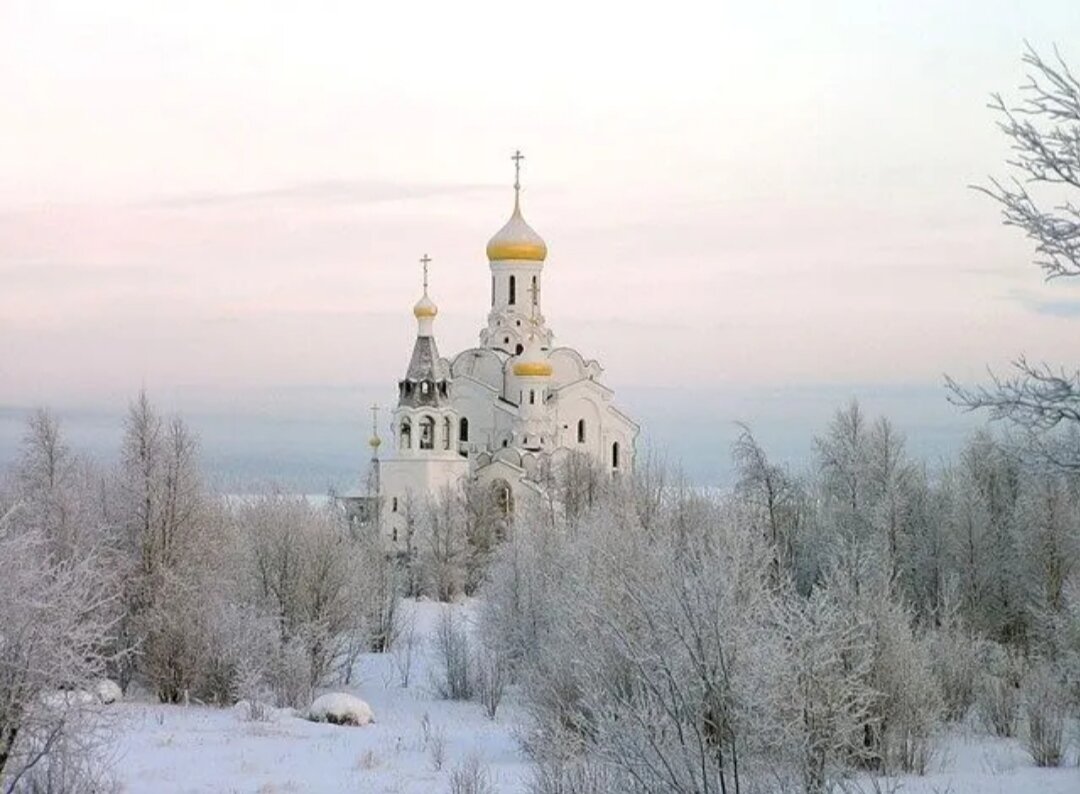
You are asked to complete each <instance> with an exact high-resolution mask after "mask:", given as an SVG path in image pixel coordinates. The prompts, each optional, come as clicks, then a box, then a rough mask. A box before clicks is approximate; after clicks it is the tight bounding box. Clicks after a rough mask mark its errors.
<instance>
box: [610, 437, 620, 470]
mask: <svg viewBox="0 0 1080 794" xmlns="http://www.w3.org/2000/svg"><path fill="white" fill-rule="evenodd" d="M611 468H613V469H617V468H619V442H618V441H616V442H614V443H613V444H612V445H611Z"/></svg>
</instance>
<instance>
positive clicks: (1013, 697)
mask: <svg viewBox="0 0 1080 794" xmlns="http://www.w3.org/2000/svg"><path fill="white" fill-rule="evenodd" d="M1021 665H1022V662H1021V659H1020V657H1019V656H1018V654H1016V653H1015V652H1011V651H1009V650H1007V649H1005V648H1001V647H1000V646H994V647H992V648H991V649H990V651H989V653H988V659H987V665H986V668H985V669H984V671H983V674H982V676H981V681H980V682H979V688H978V694H977V701H976V705H977V706H978V710H979V717H980V719H981V721H982V724H983V726H984V727H985V728H986V730H987V731H988V732H989V733H991V734H993V735H995V736H1003V737H1011V736H1015V735H1016V731H1017V727H1018V725H1019V720H1020V681H1021V678H1022V677H1023V672H1022V668H1021Z"/></svg>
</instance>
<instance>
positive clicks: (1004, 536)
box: [0, 395, 1080, 794]
mask: <svg viewBox="0 0 1080 794" xmlns="http://www.w3.org/2000/svg"><path fill="white" fill-rule="evenodd" d="M1073 440H1074V441H1075V439H1073ZM733 452H734V463H735V467H736V470H737V475H738V476H737V484H736V485H735V486H734V487H733V488H732V489H730V491H729V492H726V493H722V494H720V493H716V492H712V491H708V492H706V491H702V490H700V489H697V488H693V487H690V486H689V485H688V484H686V483H685V482H682V481H681V480H680V479H679V478H678V476H677V475H675V474H673V473H672V472H671V471H670V470H668V469H666V468H665V467H664V466H662V465H659V464H657V463H656V462H655V461H648V460H646V461H645V462H644V463H643V464H642V465H640V466H639V467H638V469H637V470H636V471H635V472H634V473H633V476H631V477H623V478H617V479H613V478H612V477H611V476H610V475H609V474H608V473H607V472H604V471H600V470H598V469H596V468H595V467H593V466H592V465H591V464H590V463H589V462H588V460H587V459H586V458H584V457H579V456H570V457H569V458H567V459H566V460H565V461H563V462H562V463H561V464H560V465H558V466H556V467H552V468H549V469H548V470H546V471H545V472H544V473H543V474H542V479H543V484H544V489H543V491H544V495H543V496H542V497H540V496H538V497H536V498H535V499H533V500H531V501H525V502H522V503H519V504H516V505H514V506H513V515H512V516H511V517H508V516H507V515H506V512H505V508H506V506H507V505H506V504H505V502H502V501H500V500H499V499H498V498H497V497H496V496H495V495H494V494H493V493H492V492H491V491H490V490H489V489H485V488H481V487H479V486H476V485H471V484H470V485H465V486H464V487H462V488H461V489H458V490H452V491H446V492H443V493H441V494H437V495H435V496H434V497H433V498H431V499H428V500H424V501H423V502H420V501H412V502H408V503H406V504H405V505H403V509H404V510H405V511H406V514H407V517H408V521H407V529H406V532H405V536H404V537H403V538H400V539H399V543H397V544H386V543H384V542H383V540H382V539H381V538H379V537H378V536H377V535H376V533H375V532H374V531H373V530H372V528H371V527H357V526H354V525H351V524H350V523H349V522H348V521H347V520H346V519H345V516H344V514H343V513H342V512H340V511H339V510H338V509H337V508H336V505H335V503H334V502H333V500H329V501H328V503H327V504H325V505H317V504H313V503H312V502H310V501H309V500H306V499H303V498H300V497H295V496H288V495H285V494H282V493H276V492H267V493H264V494H260V495H256V496H251V497H237V496H232V497H229V496H224V495H220V494H215V493H213V492H212V490H211V489H209V488H208V487H207V486H206V484H205V483H204V482H203V480H202V478H201V476H200V472H199V465H198V445H197V441H196V439H195V437H194V436H193V434H192V433H191V431H190V430H189V429H188V428H187V427H186V426H185V424H184V423H183V421H182V420H180V419H179V418H176V417H164V416H162V415H160V414H159V413H158V412H157V411H156V410H155V409H154V408H153V406H152V405H151V404H150V402H149V401H148V399H147V398H146V396H145V395H140V396H139V398H138V399H136V400H135V401H134V402H133V404H132V405H131V407H130V410H129V412H128V415H127V417H126V419H125V422H124V427H123V435H122V439H121V455H120V456H119V463H118V464H117V465H116V466H109V467H103V466H101V465H98V464H95V463H94V462H93V461H90V460H87V459H85V458H84V457H82V456H80V455H78V454H77V453H75V452H74V451H72V450H71V449H70V448H69V446H68V445H67V444H66V443H65V441H64V439H63V436H62V433H61V430H60V427H59V425H58V423H57V422H56V420H55V419H54V418H53V417H52V416H51V415H50V414H49V413H48V412H47V411H39V412H36V413H35V414H33V415H32V416H31V417H30V418H29V421H28V424H27V430H26V434H25V438H24V440H23V443H22V446H21V449H20V453H19V458H18V462H17V463H16V465H15V466H13V467H12V468H11V470H9V471H7V472H5V473H4V476H3V477H0V561H2V564H3V570H4V572H5V575H4V576H2V577H0V650H2V652H3V659H4V663H3V664H0V782H2V783H3V786H4V787H6V788H11V789H13V790H17V789H18V787H19V786H20V785H22V786H24V787H25V788H27V789H28V790H29V789H30V788H31V786H33V787H36V788H37V790H62V791H79V790H80V787H81V788H82V790H93V789H94V786H95V785H96V783H95V780H94V774H93V771H94V770H93V769H92V765H91V764H90V763H89V761H88V760H87V759H88V758H89V757H90V754H89V753H88V752H87V746H88V744H92V743H93V741H94V732H93V730H91V729H90V728H91V727H92V726H90V724H89V723H88V721H87V720H86V719H83V716H84V713H85V712H86V711H87V709H86V706H87V702H86V699H85V698H83V697H82V696H81V693H86V692H93V691H94V688H95V686H96V685H97V684H98V682H99V681H100V680H101V679H104V678H108V679H112V680H114V681H116V682H118V683H119V684H120V686H121V687H122V688H124V689H129V688H132V687H136V688H144V689H146V690H148V691H149V692H150V693H152V695H153V696H155V697H157V698H158V699H160V700H161V701H162V702H167V703H178V702H202V703H208V704H219V705H229V704H232V703H235V702H237V701H238V700H245V701H248V702H249V703H251V704H267V705H274V706H295V707H303V706H306V705H307V704H308V703H309V702H310V699H311V696H312V693H313V691H314V690H315V689H317V688H319V687H322V686H326V685H329V684H331V683H335V682H340V683H344V684H348V683H349V682H350V680H351V677H352V675H353V671H354V668H355V663H356V660H357V658H358V656H359V655H360V654H361V653H365V652H390V653H392V654H393V656H394V667H395V669H397V671H398V673H399V677H400V679H401V681H400V683H401V684H402V685H403V686H408V685H409V677H410V670H411V665H412V660H413V656H414V652H415V643H416V637H415V635H414V632H413V630H412V629H411V627H410V626H409V625H408V622H407V621H406V620H404V619H403V614H404V612H403V610H401V609H400V608H399V605H400V601H401V599H402V598H404V597H410V596H427V597H430V598H432V599H438V600H442V601H450V600H454V599H457V598H459V597H461V596H465V595H477V596H479V600H478V607H477V610H476V615H477V616H478V618H477V621H476V625H465V624H464V623H463V622H462V621H461V620H460V616H458V615H457V614H454V613H449V612H448V613H447V615H446V617H445V620H444V621H443V622H442V623H441V624H440V625H439V627H438V631H437V635H436V636H435V638H434V644H433V648H432V651H433V653H434V655H435V679H434V680H433V681H432V682H430V683H432V684H433V685H434V687H435V689H436V691H437V692H438V693H439V694H440V695H442V696H444V697H450V698H458V699H470V698H471V699H476V700H478V701H480V702H481V703H482V704H483V706H484V708H485V709H486V710H487V712H488V714H490V715H491V716H494V715H495V713H496V711H497V710H498V708H499V704H500V702H501V701H502V699H503V696H504V694H505V693H507V692H509V693H512V696H513V697H514V698H515V699H517V700H518V701H519V702H520V703H521V704H522V705H523V706H524V708H525V710H526V713H527V714H528V725H527V726H526V728H525V732H524V739H525V744H526V748H527V751H528V752H529V754H530V755H531V757H532V758H533V759H534V761H535V762H536V766H535V768H536V777H535V780H534V789H535V790H536V791H537V792H541V793H542V794H548V793H549V792H550V793H551V794H554V792H604V791H615V790H618V791H626V792H635V791H639V792H652V791H671V792H713V791H717V792H727V791H739V790H746V791H751V790H754V789H755V788H767V789H771V790H774V789H776V788H778V787H781V786H782V787H784V788H791V789H793V790H803V791H808V792H820V791H825V790H827V789H829V787H830V786H831V785H832V784H833V783H834V782H835V781H837V780H840V779H842V778H844V777H846V776H848V775H851V774H853V773H856V772H870V773H874V774H891V773H894V772H899V771H916V772H918V771H922V770H924V769H925V768H926V767H927V765H928V764H929V763H931V762H932V760H933V758H934V756H935V752H936V751H937V739H938V737H939V736H940V733H941V730H942V727H943V726H944V725H945V724H946V723H947V722H949V721H957V720H973V721H974V722H975V723H976V724H977V725H980V726H983V727H985V729H986V730H989V731H993V732H995V733H998V734H1001V735H1006V736H1011V735H1018V736H1021V737H1022V738H1023V739H1024V741H1025V742H1026V743H1027V745H1028V746H1029V748H1030V749H1031V752H1032V755H1033V757H1035V758H1036V760H1037V761H1038V762H1039V763H1044V764H1057V763H1060V762H1062V760H1063V759H1065V758H1067V757H1068V756H1067V753H1068V749H1067V740H1068V737H1067V736H1066V735H1065V734H1064V733H1063V730H1064V725H1065V722H1066V720H1067V718H1068V716H1069V715H1070V714H1075V713H1076V709H1077V704H1078V703H1080V563H1078V559H1080V472H1070V471H1067V470H1063V469H1061V468H1055V467H1052V466H1046V465H1041V464H1038V463H1036V462H1033V461H1031V460H1029V459H1028V457H1027V456H1026V455H1025V448H1024V445H1023V444H1018V443H1013V442H1010V441H1008V440H1004V439H1001V438H996V437H994V436H992V435H990V434H989V433H986V432H980V433H977V434H975V435H974V436H973V437H972V438H971V439H970V440H969V442H968V443H967V445H966V446H965V448H964V449H963V450H962V451H961V452H960V454H959V455H958V456H957V457H956V459H955V460H954V461H952V462H950V463H948V464H946V465H941V466H932V467H931V466H927V465H926V464H924V463H921V462H919V461H916V460H913V459H912V458H911V457H910V456H909V455H908V454H907V452H906V450H905V445H904V439H903V436H902V435H901V434H900V433H899V432H897V431H896V430H895V429H894V428H893V427H892V426H891V425H890V424H889V423H888V422H887V421H886V420H884V419H878V420H875V421H870V420H869V419H867V418H866V417H865V416H864V414H863V413H862V412H861V410H860V409H859V407H858V406H857V405H855V404H852V405H850V406H848V407H846V408H844V409H842V410H840V411H838V412H837V414H836V416H835V418H834V420H833V422H832V423H831V424H830V426H829V427H828V428H826V429H825V431H824V432H823V433H822V435H821V436H820V437H819V438H817V439H816V441H815V456H814V463H813V466H812V467H810V469H809V470H807V471H802V472H800V471H792V470H789V469H788V468H786V467H784V466H780V465H777V464H775V463H774V462H772V461H770V460H769V458H768V456H767V454H766V452H765V451H764V450H763V449H762V448H761V446H760V445H759V444H758V443H757V442H756V441H755V439H754V437H753V435H752V433H751V432H750V430H749V429H748V428H744V429H743V433H742V434H741V436H740V438H739V440H738V442H737V444H736V445H735V447H734V450H733ZM57 693H61V694H62V696H60V697H57V696H56V695H57ZM63 693H67V694H63ZM43 781H44V783H43Z"/></svg>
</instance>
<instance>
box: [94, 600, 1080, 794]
mask: <svg viewBox="0 0 1080 794" xmlns="http://www.w3.org/2000/svg"><path fill="white" fill-rule="evenodd" d="M407 608H408V609H410V610H412V611H413V617H414V619H415V626H416V631H417V634H418V636H419V637H422V638H430V637H431V636H433V634H434V631H435V626H436V625H437V620H438V616H439V614H440V612H441V610H442V609H444V608H445V607H444V606H443V605H441V604H437V603H431V602H422V603H416V602H409V603H408V604H407ZM450 608H451V609H455V610H463V611H464V612H465V614H466V615H469V614H471V612H472V608H473V607H472V605H471V604H469V603H465V604H461V605H454V606H453V607H450ZM431 664H432V660H431V651H430V647H429V645H428V642H427V641H426V639H425V641H422V642H421V643H420V645H419V647H418V648H417V652H416V661H415V667H414V669H413V672H412V680H411V682H410V686H409V687H408V688H402V687H401V686H399V683H398V673H397V671H396V669H395V667H394V664H393V659H392V658H391V656H390V655H389V654H369V655H366V656H364V657H362V659H361V661H360V663H359V665H358V668H357V673H358V675H359V679H358V682H357V683H356V685H355V686H352V687H341V686H336V687H333V689H332V690H331V694H330V698H329V700H324V699H323V698H322V697H320V698H317V699H316V700H315V701H314V702H313V704H312V709H315V708H316V706H319V705H320V702H321V703H323V704H329V705H331V706H333V707H335V708H336V707H338V706H341V705H343V704H346V703H347V704H351V703H352V698H358V699H360V700H361V702H363V703H364V704H365V705H366V704H370V707H369V708H370V709H371V710H372V711H373V713H374V714H376V715H377V717H378V719H377V721H376V722H372V723H371V724H369V725H366V726H365V727H364V728H363V729H362V730H354V729H349V728H342V727H340V726H336V725H333V724H329V723H325V722H311V721H309V720H308V719H306V717H307V716H308V714H307V711H304V710H301V711H300V712H297V711H295V710H293V709H270V710H269V713H268V716H267V719H265V720H261V721H251V720H249V719H248V718H247V708H246V704H238V705H237V706H236V707H234V708H231V709H221V708H213V707H207V706H197V705H191V706H178V705H161V704H158V703H153V702H150V701H149V700H148V699H147V698H146V697H145V696H144V697H142V698H132V697H130V693H129V698H128V699H126V700H123V701H120V702H118V703H116V704H115V705H113V706H111V707H110V709H109V714H110V718H111V719H112V721H113V722H114V723H115V725H116V727H115V730H116V738H115V746H114V747H113V748H112V753H111V754H112V756H113V759H114V762H115V773H116V776H117V778H118V782H119V783H120V785H121V787H122V790H123V791H125V792H128V793H129V794H139V793H140V792H257V793H258V794H271V793H272V792H317V793H322V792H326V794H336V793H337V792H357V791H363V792H387V793H388V794H389V793H393V794H432V793H433V792H441V791H448V790H449V781H450V774H451V772H452V771H453V769H454V768H455V766H456V765H458V764H461V763H463V762H465V761H466V759H468V758H469V757H470V756H474V755H475V756H477V757H478V758H479V760H480V762H481V764H483V765H484V766H486V767H487V769H488V770H489V773H490V776H491V778H492V779H493V781H494V782H495V787H496V790H497V791H498V792H500V794H522V793H523V792H525V791H526V782H527V780H528V778H529V766H528V761H527V759H526V758H525V756H524V754H523V752H522V750H521V747H520V744H519V742H518V739H517V735H518V730H519V728H520V727H521V725H522V724H523V720H524V714H523V712H522V711H521V709H520V707H519V706H516V705H515V703H514V696H513V692H510V693H509V694H508V695H507V698H506V700H505V701H504V703H503V705H502V706H501V707H500V709H499V713H498V717H497V718H496V719H495V720H490V719H488V718H487V716H486V715H485V714H484V711H483V709H482V707H481V706H480V705H479V704H476V703H460V702H451V701H443V700H439V699H438V698H436V697H435V695H434V694H433V691H432V687H431V685H430V679H431ZM320 708H321V707H320ZM425 723H426V726H425ZM1077 727H1078V726H1073V728H1074V729H1077ZM438 737H444V738H445V756H446V760H445V762H444V763H443V764H442V766H441V768H438V769H436V768H435V765H434V763H433V755H435V753H433V752H432V745H434V744H437V743H439V738H438ZM1069 762H1070V764H1072V765H1071V766H1068V767H1063V768H1060V769H1039V768H1037V767H1035V766H1034V765H1033V764H1032V762H1031V759H1030V757H1029V756H1028V755H1027V754H1026V753H1025V752H1024V750H1023V747H1022V745H1021V744H1020V742H1019V741H1017V740H1016V739H1000V738H997V737H990V736H986V735H984V734H981V733H978V732H976V731H974V730H970V729H955V730H953V731H952V732H951V733H950V734H948V735H947V736H946V737H944V740H943V742H942V751H941V753H940V754H939V757H938V759H937V762H936V763H935V764H934V765H933V768H932V769H931V771H930V773H929V774H927V775H926V776H924V777H917V776H905V777H903V778H900V779H898V780H891V781H874V780H871V779H870V778H864V779H862V780H859V781H852V782H857V783H858V784H859V785H858V788H857V789H856V790H863V791H867V792H869V791H875V790H879V791H902V792H904V794H941V792H949V794H1028V793H1029V792H1030V794H1035V793H1036V792H1037V793H1038V794H1077V792H1080V770H1078V769H1077V767H1076V766H1075V764H1076V758H1075V752H1074V753H1073V755H1072V756H1071V757H1070V758H1069Z"/></svg>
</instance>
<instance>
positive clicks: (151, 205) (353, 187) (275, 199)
mask: <svg viewBox="0 0 1080 794" xmlns="http://www.w3.org/2000/svg"><path fill="white" fill-rule="evenodd" d="M504 188H505V186H504V185H494V184H481V183H458V184H446V183H408V182H382V181H374V180H345V179H339V180H325V181H321V182H302V183H299V184H295V185H286V186H284V187H278V188H269V189H265V190H244V191H233V192H221V191H204V192H198V193H185V194H182V195H176V196H165V197H162V198H155V199H148V200H145V201H140V202H136V203H135V204H134V205H132V206H135V207H140V208H145V209H201V208H212V207H228V206H244V205H265V204H335V205H338V204H345V205H348V204H376V203H381V202H387V201H407V200H413V199H427V198H434V197H438V196H458V195H464V194H469V193H484V192H488V191H494V190H502V189H504Z"/></svg>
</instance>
